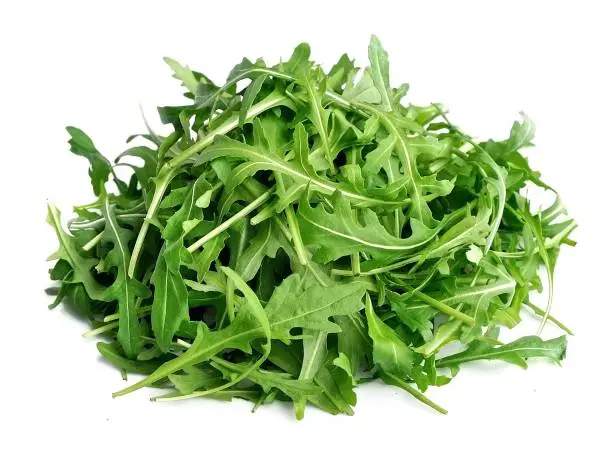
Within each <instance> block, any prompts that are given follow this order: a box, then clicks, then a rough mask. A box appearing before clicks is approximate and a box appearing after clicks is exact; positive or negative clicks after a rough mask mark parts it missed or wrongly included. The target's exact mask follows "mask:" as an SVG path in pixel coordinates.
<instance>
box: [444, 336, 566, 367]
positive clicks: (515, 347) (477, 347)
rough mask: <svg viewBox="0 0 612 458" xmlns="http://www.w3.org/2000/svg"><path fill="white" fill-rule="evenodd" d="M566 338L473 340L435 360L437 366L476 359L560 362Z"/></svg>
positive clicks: (523, 365) (522, 363)
mask: <svg viewBox="0 0 612 458" xmlns="http://www.w3.org/2000/svg"><path fill="white" fill-rule="evenodd" d="M566 347H567V339H566V337H565V336H561V337H557V338H556V339H551V340H542V339H540V338H539V337H537V336H527V337H521V338H519V339H517V340H515V341H514V342H511V343H509V344H505V345H491V344H489V343H487V342H486V341H475V342H472V343H471V344H470V346H469V347H468V349H467V350H465V351H463V352H461V353H456V354H454V355H451V356H446V357H444V358H441V359H439V360H438V361H436V366H437V367H439V368H443V367H452V366H455V367H456V366H459V365H460V364H463V363H466V362H469V361H477V360H482V359H486V360H501V361H505V362H507V363H511V364H516V365H518V366H521V367H523V368H526V367H527V358H548V359H550V360H551V361H554V362H556V363H560V362H561V361H562V360H563V359H564V358H565V351H566Z"/></svg>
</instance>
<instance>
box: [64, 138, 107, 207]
mask: <svg viewBox="0 0 612 458" xmlns="http://www.w3.org/2000/svg"><path fill="white" fill-rule="evenodd" d="M66 130H67V131H68V133H69V134H70V140H69V141H68V143H69V144H70V151H72V152H73V153H74V154H76V155H77V156H83V157H84V158H86V159H87V160H88V161H89V177H90V178H91V187H92V189H93V192H94V194H95V195H96V196H99V195H101V194H102V192H103V191H104V184H105V183H106V181H107V180H108V176H109V175H110V173H111V172H112V169H113V168H112V165H111V163H110V162H109V160H108V159H106V158H105V157H104V156H102V154H101V153H100V152H99V151H98V150H97V149H96V147H95V146H94V144H93V142H92V141H91V138H89V137H88V136H87V134H85V132H83V131H82V130H81V129H78V128H76V127H66Z"/></svg>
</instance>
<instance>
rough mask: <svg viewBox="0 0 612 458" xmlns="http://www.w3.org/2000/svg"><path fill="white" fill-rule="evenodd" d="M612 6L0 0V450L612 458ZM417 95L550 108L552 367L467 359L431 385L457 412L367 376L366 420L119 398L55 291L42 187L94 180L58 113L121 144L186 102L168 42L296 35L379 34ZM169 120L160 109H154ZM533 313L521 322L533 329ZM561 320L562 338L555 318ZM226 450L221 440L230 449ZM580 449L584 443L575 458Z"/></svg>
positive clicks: (72, 186)
mask: <svg viewBox="0 0 612 458" xmlns="http://www.w3.org/2000/svg"><path fill="white" fill-rule="evenodd" d="M605 4H606V2H603V1H602V2H600V3H596V2H590V1H584V0H583V1H579V2H550V3H549V2H536V1H531V2H520V1H516V0H515V1H511V2H483V3H481V4H477V3H474V2H425V1H418V2H409V1H404V0H401V1H400V0H397V1H396V2H390V1H383V0H373V1H370V2H363V3H362V2H358V1H351V2H332V1H331V0H328V1H325V2H316V1H312V0H311V1H307V2H289V1H285V2H269V1H257V2H242V1H240V2H239V1H225V2H213V1H208V2H205V1H197V2H182V1H171V2H163V3H162V2H160V4H158V3H157V2H151V1H149V2H134V1H130V2H128V1H126V0H124V1H121V2H118V3H114V2H110V1H105V2H84V1H80V2H74V3H71V2H66V1H39V2H33V1H19V2H5V3H3V6H1V7H0V10H1V11H0V38H1V41H0V43H1V44H0V49H1V52H0V54H1V59H0V81H1V84H0V92H1V94H0V95H1V97H0V117H1V124H0V125H1V126H2V127H1V128H0V129H1V133H2V134H1V136H0V148H1V150H2V151H1V155H2V156H1V157H2V163H1V164H2V165H1V169H0V170H1V171H2V173H1V175H0V176H1V178H0V186H1V193H0V199H1V207H0V208H1V209H2V216H1V218H2V219H1V222H2V224H0V231H1V242H2V245H1V247H0V250H1V251H0V256H1V262H0V269H1V272H0V273H1V275H0V279H1V285H2V302H1V305H0V307H1V315H0V323H1V325H0V339H1V358H2V365H1V366H0V367H1V369H0V371H1V377H0V383H1V384H2V390H1V391H0V393H1V395H2V397H3V399H2V401H1V402H0V417H1V418H2V420H3V422H6V423H5V424H4V425H3V426H1V427H0V436H1V437H2V439H1V440H0V455H2V456H5V457H21V456H42V454H45V456H63V457H74V456H88V457H98V456H111V454H112V455H113V456H121V457H124V456H126V457H127V456H148V457H156V456H171V455H170V454H173V455H172V456H179V454H181V455H183V456H204V455H206V454H208V455H209V456H239V455H240V454H245V455H248V456H268V457H274V456H281V455H282V456H298V457H300V456H314V455H319V456H334V455H339V454H342V456H349V455H356V456H361V455H362V454H363V455H364V456H365V455H366V454H377V455H379V456H382V455H383V454H386V453H394V454H395V456H436V457H437V456H455V457H463V456H470V457H479V456H491V457H496V456H500V457H505V456H516V455H517V454H520V455H522V456H538V454H541V455H542V456H569V455H572V454H580V456H589V457H603V456H610V446H609V440H608V439H609V436H608V435H609V434H610V421H609V412H610V411H609V408H610V407H611V405H610V391H611V388H610V379H609V375H610V369H609V367H610V364H611V363H610V356H609V355H610V349H609V343H610V338H609V335H610V334H609V333H610V331H609V329H610V326H611V324H612V321H611V320H610V318H611V316H610V308H611V306H612V301H611V300H610V295H609V288H610V282H611V281H612V278H611V273H610V259H611V258H610V255H611V254H612V253H611V250H610V234H611V231H610V225H609V223H610V191H609V189H610V181H612V178H611V177H610V166H611V165H612V164H611V160H610V157H611V155H612V147H611V146H610V145H611V141H610V138H611V134H610V129H611V125H612V116H611V114H610V113H611V109H612V106H611V103H612V97H611V91H610V84H611V83H612V73H611V72H610V69H609V67H608V65H609V64H610V48H609V47H610V43H612V34H611V32H610V17H611V15H610V13H609V12H608V11H606V8H605ZM371 33H376V34H377V35H378V36H379V37H380V38H381V40H382V42H383V45H384V46H385V47H386V48H387V50H388V52H389V54H390V62H391V76H392V82H393V83H396V84H397V83H400V82H403V81H408V82H410V84H411V91H410V93H409V100H410V101H412V102H414V103H429V102H434V101H435V102H438V101H439V102H443V103H444V104H445V105H446V106H447V107H448V108H449V110H450V114H451V119H453V120H454V121H455V122H456V123H458V124H459V125H460V126H462V127H463V128H464V129H465V130H466V131H467V132H469V133H472V134H474V135H476V136H478V137H480V138H488V137H493V138H504V136H505V135H506V134H507V132H508V130H509V128H510V126H511V124H512V121H513V120H514V119H515V118H516V117H517V116H518V112H519V111H521V110H524V111H525V112H526V113H527V114H528V115H529V116H530V117H532V118H533V119H534V120H535V121H536V124H537V135H536V145H537V146H536V147H535V148H532V149H531V150H530V151H529V158H530V160H531V161H532V164H533V165H534V166H535V168H537V169H540V170H542V171H543V172H544V178H545V180H546V181H547V182H550V183H552V185H553V186H554V187H556V188H557V189H558V190H559V191H560V193H561V195H562V197H563V199H564V201H565V202H566V204H567V206H568V208H569V210H570V212H571V214H572V215H573V216H574V217H575V218H576V219H577V220H578V222H579V224H580V227H579V230H578V231H577V232H576V233H575V234H574V235H575V237H574V238H576V239H577V240H578V241H579V245H578V247H576V248H575V249H566V250H564V251H563V253H562V255H561V257H560V261H559V265H558V271H557V275H556V280H557V288H556V299H555V305H554V314H555V315H557V316H558V317H559V318H561V319H562V320H563V321H565V322H566V323H568V324H569V325H570V327H572V328H573V329H574V331H575V334H576V336H575V337H574V338H571V339H570V343H569V350H568V357H567V360H566V361H565V362H564V363H563V367H562V368H559V367H556V366H553V365H551V364H545V363H542V364H537V363H536V364H533V365H532V367H531V368H530V369H529V370H527V371H524V370H522V369H519V368H515V367H505V366H502V365H497V364H483V365H478V364H475V365H472V366H471V367H469V368H465V369H464V370H462V372H461V374H460V376H459V377H458V378H457V379H456V380H455V381H453V383H451V385H449V386H446V387H443V388H440V389H438V390H431V392H429V391H428V394H429V395H430V396H431V397H432V398H433V399H434V400H435V401H437V402H439V403H440V404H442V405H443V406H445V407H446V408H448V409H449V411H450V414H449V415H448V416H446V417H444V416H441V415H438V414H436V413H435V412H433V411H431V410H429V409H427V408H425V407H422V406H421V405H419V404H418V403H417V402H415V401H414V400H412V399H411V398H410V397H409V396H408V395H407V394H405V393H403V392H400V391H399V390H397V389H395V388H390V387H384V386H381V385H376V384H374V385H371V386H365V387H361V388H359V390H358V404H357V408H356V414H355V416H353V417H342V416H340V417H333V416H330V415H328V414H325V413H322V412H320V411H317V410H316V409H314V408H312V409H309V410H307V412H306V418H305V419H304V420H303V421H301V422H298V421H296V420H295V419H294V418H293V416H292V412H291V410H290V409H289V408H288V407H286V406H283V405H281V406H277V405H275V406H271V407H265V408H262V409H261V410H260V411H258V412H257V413H255V414H251V413H250V411H249V406H248V405H247V404H246V403H244V402H241V401H236V402H233V403H231V404H230V403H221V402H216V401H210V400H194V401H193V402H186V403H175V404H173V403H168V404H161V403H159V404H154V403H150V402H148V397H149V395H150V392H147V391H146V390H142V391H139V392H137V393H135V394H133V395H130V396H127V397H123V398H120V399H115V400H113V399H111V396H110V393H111V392H112V391H115V390H117V389H118V388H121V387H122V386H124V382H122V380H121V378H120V376H119V374H118V372H117V371H116V370H114V369H112V368H111V367H110V366H108V365H106V364H104V363H102V362H101V361H100V359H99V357H98V355H97V351H96V349H95V344H94V342H93V341H87V340H85V339H83V338H82V337H80V334H81V333H83V332H84V331H86V330H87V324H86V323H84V322H81V321H78V320H75V319H74V318H73V317H71V316H70V315H69V314H67V313H66V312H65V311H63V310H62V309H61V307H60V308H59V309H57V310H55V311H53V312H49V311H48V310H47V308H46V306H47V304H48V302H49V298H48V297H46V296H45V294H44V293H43V289H44V288H45V287H46V286H48V284H49V283H48V280H47V272H46V270H47V268H48V265H47V264H46V263H45V262H44V259H45V257H46V256H47V255H48V254H49V253H50V252H52V251H53V250H54V249H55V248H56V242H55V240H54V237H53V234H52V231H51V229H50V228H48V227H47V226H46V224H45V223H44V219H45V211H46V209H45V203H46V200H47V199H51V200H53V201H54V202H57V203H59V204H60V206H61V207H62V208H67V205H68V204H75V203H83V202H85V201H87V200H88V199H89V198H90V197H91V195H90V191H89V180H88V177H87V173H86V169H87V165H86V162H85V161H84V160H83V159H81V158H76V157H73V156H72V155H71V154H70V153H69V152H68V147H67V144H66V140H67V134H66V133H65V131H64V126H66V125H72V124H74V125H77V126H79V127H81V128H82V129H83V130H85V132H87V133H88V134H89V135H90V136H92V138H93V139H94V141H95V143H96V145H97V146H98V148H99V149H100V150H101V151H103V152H104V153H105V154H107V155H108V156H109V157H114V156H115V155H116V154H118V153H119V152H121V151H122V150H123V149H124V148H125V143H124V142H125V139H126V137H127V135H128V134H131V133H133V132H142V131H144V127H143V124H142V121H141V118H140V115H139V109H138V104H139V103H142V104H143V106H144V109H145V112H146V113H147V116H148V117H149V118H150V119H151V120H152V121H156V119H155V106H156V105H163V104H170V103H176V102H181V97H180V94H181V90H180V88H179V83H178V82H177V81H176V80H173V79H172V78H171V77H170V71H169V69H168V68H167V67H166V66H165V64H164V63H163V61H162V59H161V58H162V56H166V55H168V56H172V57H174V58H176V59H177V60H179V61H181V62H184V63H188V64H189V65H190V66H192V67H193V68H195V69H199V70H202V71H204V72H206V73H207V74H208V75H209V76H211V77H212V78H213V79H214V80H216V81H221V80H222V79H223V78H224V77H225V75H226V74H227V72H228V71H229V70H230V68H231V67H232V66H233V65H234V64H235V63H237V62H238V61H239V60H240V59H241V58H242V57H243V56H248V57H250V58H256V57H259V56H262V57H264V58H265V59H266V60H267V61H268V62H270V63H274V62H275V61H276V60H277V58H278V57H280V56H283V57H287V56H288V55H289V54H290V53H291V51H292V49H293V47H294V46H295V45H296V44H297V43H298V42H300V41H309V42H310V43H311V45H312V50H313V57H314V58H315V59H316V60H317V61H319V62H321V63H323V64H324V65H326V66H327V68H329V66H330V65H331V64H332V63H333V62H334V61H335V59H336V58H337V57H338V56H339V55H340V54H341V53H342V52H349V53H350V54H351V55H352V56H354V57H355V58H357V60H358V62H360V63H362V64H365V63H366V61H367V45H368V40H369V35H370V34H371ZM154 125H155V126H159V123H157V122H154ZM536 328H537V323H536V322H535V321H533V320H526V323H525V326H524V328H523V330H524V331H525V332H534V331H535V330H536ZM546 333H547V334H546V335H547V336H549V337H551V336H555V335H558V334H559V331H558V330H557V329H555V328H553V327H550V328H548V329H547V330H546ZM221 454H222V455H221ZM576 456H578V455H576Z"/></svg>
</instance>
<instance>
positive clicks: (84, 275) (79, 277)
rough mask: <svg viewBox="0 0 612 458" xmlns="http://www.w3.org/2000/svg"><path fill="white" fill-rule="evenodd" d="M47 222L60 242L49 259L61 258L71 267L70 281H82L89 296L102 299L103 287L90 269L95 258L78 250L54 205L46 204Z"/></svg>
mask: <svg viewBox="0 0 612 458" xmlns="http://www.w3.org/2000/svg"><path fill="white" fill-rule="evenodd" d="M47 207H48V212H47V223H49V224H50V225H51V226H52V227H53V229H54V230H55V233H56V235H57V238H58V240H59V242H60V247H59V249H58V250H57V251H56V252H55V253H54V254H52V255H51V256H50V258H49V259H63V260H65V261H67V262H68V263H69V264H70V266H71V267H72V270H73V274H72V277H71V280H70V281H71V282H74V283H82V284H83V286H84V287H85V290H86V291H87V294H88V295H89V297H91V298H92V299H95V300H103V298H104V294H105V293H104V288H103V287H102V285H100V284H99V283H98V282H97V281H96V280H95V279H94V277H93V275H92V273H91V269H92V268H93V267H94V266H95V265H96V264H97V262H98V261H97V260H96V259H92V258H86V257H85V256H83V255H82V254H81V252H80V251H79V247H77V245H76V242H75V239H74V237H71V236H69V235H68V234H67V233H66V232H65V231H64V229H63V228H62V221H61V213H60V211H59V210H58V209H57V207H55V205H53V204H51V203H49V204H48V205H47Z"/></svg>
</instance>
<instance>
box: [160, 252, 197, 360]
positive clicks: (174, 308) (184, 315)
mask: <svg viewBox="0 0 612 458" xmlns="http://www.w3.org/2000/svg"><path fill="white" fill-rule="evenodd" d="M151 283H153V285H155V293H154V294H153V306H152V309H151V327H152V328H153V334H154V335H155V340H156V342H157V345H158V346H159V348H160V349H161V350H162V351H164V352H167V351H168V350H169V348H170V344H171V343H172V339H173V338H174V334H175V333H176V331H177V330H178V328H179V326H180V325H181V322H183V321H186V320H188V319H189V307H188V295H187V287H186V286H185V283H184V282H183V278H182V277H181V275H180V273H177V272H175V271H173V270H172V269H170V268H169V266H168V261H167V259H166V257H165V256H164V255H163V253H162V254H161V256H160V257H159V258H157V263H156V264H155V271H154V272H153V276H152V277H151Z"/></svg>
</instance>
